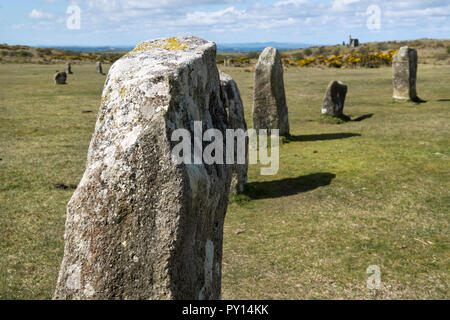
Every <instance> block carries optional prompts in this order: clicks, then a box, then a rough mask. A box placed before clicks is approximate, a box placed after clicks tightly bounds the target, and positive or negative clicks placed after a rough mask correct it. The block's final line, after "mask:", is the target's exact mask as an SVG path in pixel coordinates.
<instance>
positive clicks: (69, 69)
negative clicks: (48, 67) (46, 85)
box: [66, 62, 72, 74]
mask: <svg viewBox="0 0 450 320" xmlns="http://www.w3.org/2000/svg"><path fill="white" fill-rule="evenodd" d="M66 72H67V73H68V74H72V64H71V63H70V62H68V63H67V64H66Z"/></svg>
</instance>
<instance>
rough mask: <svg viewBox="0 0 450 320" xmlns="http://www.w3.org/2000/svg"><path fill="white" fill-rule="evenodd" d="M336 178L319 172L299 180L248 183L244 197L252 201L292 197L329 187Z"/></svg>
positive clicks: (301, 177) (298, 178) (327, 173)
mask: <svg viewBox="0 0 450 320" xmlns="http://www.w3.org/2000/svg"><path fill="white" fill-rule="evenodd" d="M335 177H336V175H335V174H333V173H329V172H319V173H313V174H308V175H306V176H300V177H297V178H286V179H281V180H273V181H264V182H251V183H247V185H246V186H245V192H244V195H246V196H248V197H249V198H250V199H270V198H280V197H285V196H292V195H295V194H298V193H302V192H308V191H311V190H314V189H317V188H319V187H324V186H327V185H329V184H330V183H331V181H332V180H333V179H334V178H335Z"/></svg>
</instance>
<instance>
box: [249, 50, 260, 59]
mask: <svg viewBox="0 0 450 320" xmlns="http://www.w3.org/2000/svg"><path fill="white" fill-rule="evenodd" d="M247 58H248V59H258V58H259V53H258V52H249V53H248V54H247Z"/></svg>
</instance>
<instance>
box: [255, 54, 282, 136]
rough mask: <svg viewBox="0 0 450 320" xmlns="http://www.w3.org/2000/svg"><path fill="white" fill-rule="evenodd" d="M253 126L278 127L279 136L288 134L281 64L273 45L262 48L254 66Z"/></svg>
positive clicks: (261, 127)
mask: <svg viewBox="0 0 450 320" xmlns="http://www.w3.org/2000/svg"><path fill="white" fill-rule="evenodd" d="M253 128H254V129H257V130H258V129H279V130H280V135H281V136H286V135H289V119H288V109H287V105H286V96H285V93H284V81H283V65H282V63H281V57H280V54H279V52H278V50H277V49H275V48H273V47H267V48H266V49H264V51H263V52H262V53H261V55H260V56H259V59H258V63H257V64H256V68H255V84H254V94H253Z"/></svg>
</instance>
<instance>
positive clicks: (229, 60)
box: [223, 58, 233, 67]
mask: <svg viewBox="0 0 450 320" xmlns="http://www.w3.org/2000/svg"><path fill="white" fill-rule="evenodd" d="M223 64H224V66H225V67H232V66H233V58H225V60H224V61H223Z"/></svg>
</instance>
